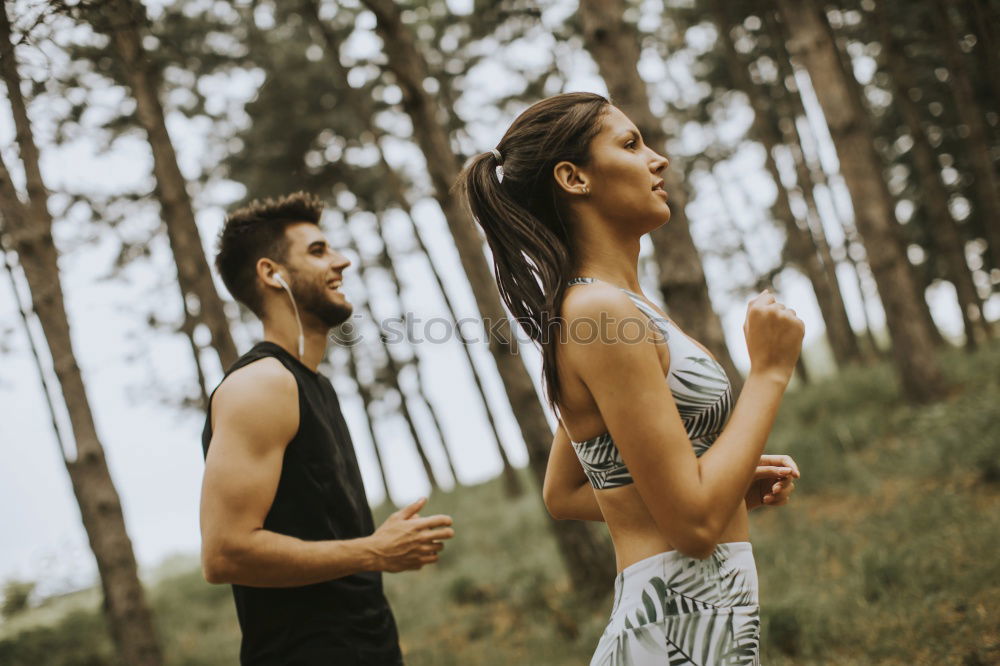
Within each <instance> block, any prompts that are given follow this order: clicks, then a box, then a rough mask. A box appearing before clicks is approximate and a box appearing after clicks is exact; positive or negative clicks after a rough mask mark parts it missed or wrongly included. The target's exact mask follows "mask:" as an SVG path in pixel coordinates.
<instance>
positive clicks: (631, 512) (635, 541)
mask: <svg viewBox="0 0 1000 666" xmlns="http://www.w3.org/2000/svg"><path fill="white" fill-rule="evenodd" d="M594 493H595V494H596V496H597V502H598V504H600V506H601V512H602V513H603V514H604V520H605V522H606V523H607V526H608V531H609V532H610V533H611V541H612V542H613V543H614V546H615V563H616V566H617V567H618V571H619V572H620V571H621V570H622V569H624V568H625V567H627V566H629V565H632V564H635V563H636V562H638V561H639V560H644V559H646V558H647V557H652V556H653V555H657V554H659V553H664V552H666V551H668V550H674V546H673V544H671V543H670V541H669V540H667V539H666V538H664V536H663V533H662V532H661V530H660V528H659V527H658V526H657V525H656V523H655V521H654V520H653V517H652V516H651V515H650V513H649V511H648V510H647V509H646V505H645V503H643V501H642V498H641V497H640V496H639V491H638V490H636V487H635V484H632V485H629V486H624V487H622V488H610V489H607V490H595V491H594ZM749 540H750V525H749V520H748V518H747V510H746V505H745V504H741V505H740V506H739V507H738V508H737V509H736V512H735V513H734V514H733V517H732V519H731V520H730V521H729V524H728V525H727V526H726V529H725V530H723V532H722V535H721V537H720V539H719V543H728V542H732V541H749Z"/></svg>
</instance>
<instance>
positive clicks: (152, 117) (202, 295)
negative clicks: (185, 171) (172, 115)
mask: <svg viewBox="0 0 1000 666" xmlns="http://www.w3.org/2000/svg"><path fill="white" fill-rule="evenodd" d="M92 23H93V26H94V29H95V30H97V31H98V32H101V33H104V34H107V35H108V36H109V37H111V39H112V41H113V43H114V45H115V48H116V51H117V53H118V57H119V59H120V60H121V63H122V66H123V69H124V70H125V73H126V75H127V77H128V80H129V86H130V88H131V91H132V96H133V98H135V101H136V116H137V117H138V119H139V123H140V124H141V125H142V127H143V129H145V131H146V136H147V139H148V141H149V145H150V148H151V149H152V153H153V173H154V175H155V176H156V197H157V199H158V200H159V202H160V208H161V210H162V214H163V222H164V224H165V226H166V229H167V236H168V238H169V239H170V247H171V249H172V251H173V254H174V262H175V263H176V264H177V282H178V285H179V286H180V289H181V296H182V302H183V307H184V309H185V315H186V316H188V317H191V318H193V319H195V320H197V321H198V322H199V323H202V324H204V325H205V326H206V327H207V328H208V330H209V332H210V333H211V336H212V337H211V340H212V347H213V348H214V349H215V351H216V352H217V353H218V355H219V362H220V363H221V364H222V367H223V368H228V367H229V366H230V365H232V364H233V363H235V362H236V359H237V358H238V354H237V352H236V344H235V343H234V342H233V337H232V334H231V333H230V330H229V320H228V319H227V317H226V313H225V309H224V308H223V304H222V300H221V299H220V298H219V293H218V292H217V291H216V289H215V283H214V282H213V281H212V272H211V270H210V268H209V265H208V261H207V259H206V258H205V249H204V247H203V245H202V240H201V235H200V234H199V232H198V226H197V224H196V223H195V217H194V210H193V208H192V205H191V197H190V196H189V195H188V192H187V185H186V182H185V180H184V176H183V175H182V174H181V171H180V168H179V167H178V166H177V155H176V154H175V153H174V147H173V144H172V143H171V141H170V135H169V134H168V133H167V126H166V121H165V119H164V115H163V106H162V105H161V104H160V98H159V92H158V90H157V87H158V74H157V73H156V72H155V71H154V70H153V68H152V67H151V66H150V64H149V59H148V57H147V56H146V54H145V51H144V49H143V46H142V31H143V30H144V29H145V26H146V14H145V10H144V8H143V7H142V5H141V4H139V3H138V2H137V0H107V1H106V2H104V3H102V4H101V7H100V11H99V12H95V13H93V14H92Z"/></svg>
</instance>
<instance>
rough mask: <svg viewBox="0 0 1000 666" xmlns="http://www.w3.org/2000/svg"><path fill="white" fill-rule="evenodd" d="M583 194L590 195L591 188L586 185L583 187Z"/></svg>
mask: <svg viewBox="0 0 1000 666" xmlns="http://www.w3.org/2000/svg"><path fill="white" fill-rule="evenodd" d="M583 193H584V194H590V186H589V185H584V186H583Z"/></svg>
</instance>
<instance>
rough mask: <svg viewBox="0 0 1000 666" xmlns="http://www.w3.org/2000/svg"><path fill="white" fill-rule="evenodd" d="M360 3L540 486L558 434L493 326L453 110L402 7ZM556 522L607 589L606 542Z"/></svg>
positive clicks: (576, 578) (572, 551)
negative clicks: (435, 87) (461, 180)
mask: <svg viewBox="0 0 1000 666" xmlns="http://www.w3.org/2000/svg"><path fill="white" fill-rule="evenodd" d="M362 3H363V4H364V5H365V6H366V7H367V8H368V9H369V10H371V11H372V13H374V14H375V17H376V20H377V24H376V30H377V32H378V34H379V36H380V37H381V38H382V41H383V49H384V53H385V57H386V59H387V61H388V62H387V65H388V68H389V70H390V71H392V72H393V74H394V75H395V77H396V82H397V84H398V85H399V86H400V88H401V89H402V91H403V102H402V104H403V108H404V110H405V111H406V113H407V114H408V115H409V116H410V119H411V121H412V124H413V131H414V138H415V139H416V141H417V143H418V145H419V146H420V149H421V151H422V152H423V154H424V159H425V161H426V163H427V169H428V171H429V173H430V177H431V182H432V183H433V186H434V194H435V198H436V199H437V201H438V204H439V205H440V206H441V210H442V212H443V213H444V217H445V220H446V221H447V223H448V227H449V229H450V230H451V235H452V238H453V239H454V241H455V245H456V247H457V249H458V254H459V258H460V260H461V262H462V268H463V269H464V271H465V274H466V276H467V277H468V280H469V284H470V286H471V287H472V292H473V295H474V296H475V299H476V303H477V305H478V306H479V312H480V314H481V316H482V317H483V319H484V323H485V324H486V325H487V334H488V339H489V347H490V352H491V353H492V355H493V358H494V359H495V361H496V364H497V370H498V371H499V373H500V378H501V380H502V381H503V385H504V388H505V389H506V391H507V397H508V399H509V400H510V405H511V409H512V410H513V412H514V415H515V417H516V418H517V420H518V425H519V426H520V428H521V435H522V437H523V438H524V443H525V446H526V447H527V450H528V459H529V466H530V467H531V471H532V473H533V474H534V476H535V479H536V480H537V482H538V485H539V487H541V485H542V482H543V481H544V479H545V467H546V465H547V462H548V450H549V446H550V444H551V441H552V431H551V430H550V429H549V424H548V421H547V420H546V418H545V413H544V411H543V409H542V404H541V401H540V400H539V398H538V393H537V392H536V391H535V385H534V383H533V382H532V380H531V376H530V375H529V374H528V371H527V368H525V366H524V363H523V362H522V360H521V358H520V357H519V356H518V354H517V347H516V345H517V342H516V340H515V339H514V338H513V336H512V335H511V336H507V339H504V338H503V336H501V335H498V334H494V333H492V332H490V331H489V328H490V327H497V326H502V325H504V326H509V325H510V323H509V320H508V318H507V314H506V312H505V311H504V309H503V305H502V304H501V302H500V296H499V293H498V291H497V288H496V285H495V284H494V282H493V276H492V274H491V271H490V268H489V264H488V263H487V262H486V257H485V255H484V254H483V241H482V238H481V237H480V235H479V233H478V232H477V230H476V228H475V226H474V223H473V220H472V218H471V216H470V215H469V213H468V211H467V210H465V207H464V206H462V205H461V203H460V202H459V200H458V198H457V197H456V196H454V195H452V194H451V186H452V184H453V183H454V182H455V181H456V180H457V178H458V174H459V172H460V166H461V165H460V163H459V160H458V157H457V155H456V154H455V152H454V151H453V150H452V147H451V143H450V140H449V137H448V132H447V130H446V129H445V128H446V127H447V123H446V122H444V121H445V119H446V117H447V113H446V111H445V110H444V109H442V108H441V107H440V105H439V104H438V103H437V102H436V100H435V99H434V97H432V96H431V95H429V94H428V93H427V92H426V90H424V87H423V83H424V80H425V79H427V78H428V76H429V72H428V68H427V62H426V60H425V59H424V57H423V56H422V54H421V53H420V51H419V50H418V49H417V45H416V42H415V41H414V36H413V34H412V32H411V31H410V30H409V29H408V28H407V27H406V26H405V25H404V24H403V20H402V15H401V10H400V8H399V6H397V5H396V4H395V3H394V2H392V0H362ZM550 524H551V527H552V530H553V533H554V534H555V537H556V541H557V543H558V546H559V550H560V553H561V554H562V557H563V559H564V561H565V562H566V564H567V567H568V570H569V574H570V578H571V579H572V581H573V583H574V585H575V586H576V587H577V588H578V590H579V591H580V592H581V593H583V594H585V595H598V594H604V593H605V592H606V591H607V589H608V585H609V581H610V575H611V574H612V573H613V567H612V564H611V563H612V562H613V557H612V554H611V552H610V549H609V548H608V546H607V544H606V542H604V541H602V540H600V539H598V538H597V537H596V535H595V534H594V533H592V532H591V531H590V528H589V527H588V526H587V525H586V524H585V523H582V522H577V521H553V522H552V523H550Z"/></svg>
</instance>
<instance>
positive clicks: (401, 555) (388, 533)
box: [371, 497, 455, 572]
mask: <svg viewBox="0 0 1000 666" xmlns="http://www.w3.org/2000/svg"><path fill="white" fill-rule="evenodd" d="M426 503H427V498H426V497H422V498H420V499H419V500H417V501H416V502H414V503H413V504H410V505H409V506H406V507H403V508H402V509H400V510H399V511H397V512H395V513H393V514H392V515H390V516H389V517H388V518H386V520H385V522H384V523H382V524H381V525H380V526H379V528H378V529H377V530H375V533H374V534H373V535H372V536H371V542H372V549H373V552H374V555H375V558H376V566H375V568H376V569H377V570H379V571H390V572H397V571H408V570H412V569H419V568H421V567H423V566H424V565H425V564H433V563H434V562H437V560H438V553H439V552H441V551H442V550H443V549H444V544H443V543H441V542H442V541H444V540H445V539H450V538H452V537H453V536H455V530H454V529H452V528H451V527H450V525H451V516H444V515H438V516H428V517H426V518H421V517H420V515H419V514H418V513H417V512H418V511H420V509H421V508H423V506H424V505H425V504H426Z"/></svg>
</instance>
